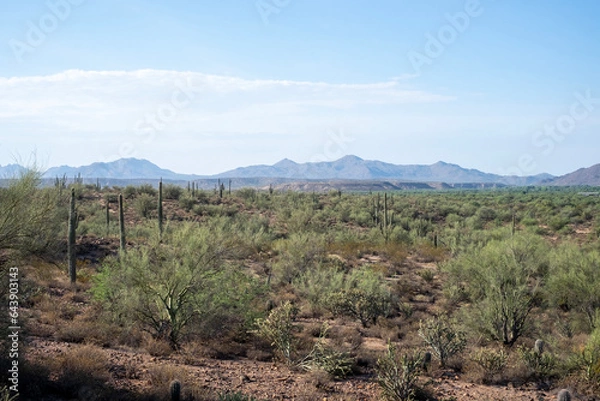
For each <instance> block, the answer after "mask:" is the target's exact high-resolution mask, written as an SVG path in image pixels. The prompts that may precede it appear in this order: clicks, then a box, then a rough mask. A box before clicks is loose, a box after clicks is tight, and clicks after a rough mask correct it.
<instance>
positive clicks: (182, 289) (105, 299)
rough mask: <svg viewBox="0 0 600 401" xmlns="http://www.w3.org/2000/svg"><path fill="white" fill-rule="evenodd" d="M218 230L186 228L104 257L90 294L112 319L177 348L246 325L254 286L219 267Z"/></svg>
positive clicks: (222, 248) (221, 240)
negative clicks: (187, 337)
mask: <svg viewBox="0 0 600 401" xmlns="http://www.w3.org/2000/svg"><path fill="white" fill-rule="evenodd" d="M226 250H227V243H226V238H225V234H224V233H223V231H222V227H215V226H202V227H199V226H196V225H193V224H184V225H182V226H180V227H178V228H177V229H173V230H170V231H168V232H167V233H165V235H163V238H162V242H160V241H159V239H158V238H156V239H152V240H151V241H150V243H149V244H148V245H144V246H139V247H137V248H133V249H131V250H129V251H128V252H127V253H122V254H121V255H119V256H118V257H117V258H108V259H107V260H106V261H105V263H104V264H103V266H102V270H101V272H100V273H99V274H98V275H96V276H95V280H94V287H93V288H92V291H93V293H94V296H95V299H96V300H98V301H99V302H100V303H101V304H102V305H103V306H104V309H105V310H106V311H107V312H108V313H109V314H111V315H112V316H113V317H114V318H115V319H117V320H120V321H128V322H131V321H133V322H136V323H138V324H140V325H141V326H142V327H143V328H145V329H146V330H148V331H150V332H151V333H152V334H153V335H154V337H155V338H164V339H168V340H169V341H170V342H171V343H172V344H173V346H177V345H178V344H179V341H180V339H181V336H182V334H183V333H184V332H185V331H187V332H199V333H202V334H203V335H215V332H218V330H223V329H224V328H227V329H232V327H231V326H233V325H234V323H235V324H238V325H239V324H245V322H246V320H247V319H248V317H249V316H250V315H251V312H252V302H251V301H252V299H254V297H255V296H256V295H257V291H259V287H258V285H257V284H256V283H255V282H254V280H253V279H251V278H250V277H249V276H246V275H245V274H244V273H243V272H242V271H241V270H240V269H238V268H233V267H231V266H229V265H227V264H225V263H224V262H223V258H224V255H225V252H226Z"/></svg>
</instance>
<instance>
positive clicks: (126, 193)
mask: <svg viewBox="0 0 600 401" xmlns="http://www.w3.org/2000/svg"><path fill="white" fill-rule="evenodd" d="M122 193H123V197H124V198H125V199H133V198H135V197H136V196H137V194H138V189H137V187H135V186H133V185H127V186H126V187H125V188H124V189H123V192H122Z"/></svg>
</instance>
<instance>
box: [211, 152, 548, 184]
mask: <svg viewBox="0 0 600 401" xmlns="http://www.w3.org/2000/svg"><path fill="white" fill-rule="evenodd" d="M216 177H219V178H227V177H240V178H250V177H255V178H256V177H273V178H275V177H278V178H290V179H305V180H323V179H328V180H332V179H341V180H404V181H415V182H444V183H447V184H458V183H486V184H504V185H535V184H539V183H541V182H542V181H545V180H549V179H552V178H554V177H553V176H552V175H550V174H540V175H535V176H530V177H517V176H501V175H496V174H489V173H484V172H481V171H479V170H474V169H465V168H462V167H460V166H458V165H456V164H450V163H444V162H437V163H435V164H432V165H418V164H415V165H397V164H391V163H384V162H381V161H376V160H363V159H361V158H360V157H357V156H344V157H342V158H341V159H339V160H336V161H333V162H319V163H296V162H293V161H292V160H289V159H284V160H282V161H280V162H279V163H276V164H274V165H272V166H265V165H261V166H251V167H242V168H237V169H235V170H231V171H226V172H224V173H221V174H217V175H216Z"/></svg>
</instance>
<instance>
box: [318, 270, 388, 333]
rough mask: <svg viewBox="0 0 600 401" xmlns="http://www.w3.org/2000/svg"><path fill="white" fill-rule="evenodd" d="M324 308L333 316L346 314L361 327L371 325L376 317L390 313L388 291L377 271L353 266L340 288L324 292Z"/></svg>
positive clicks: (375, 320)
mask: <svg viewBox="0 0 600 401" xmlns="http://www.w3.org/2000/svg"><path fill="white" fill-rule="evenodd" d="M324 295H325V296H324V302H325V305H326V308H327V309H328V310H329V311H331V313H333V315H334V316H349V317H352V318H354V319H357V320H359V321H360V322H361V324H362V326H363V327H368V326H369V325H371V324H375V323H376V322H377V319H378V318H379V317H386V316H388V315H389V314H390V312H391V299H392V297H391V294H390V291H389V288H388V287H387V284H386V283H385V281H384V280H383V277H382V276H381V274H380V273H377V272H374V271H373V270H371V269H370V268H369V267H361V268H359V269H354V270H352V271H351V272H350V274H348V276H347V277H346V279H345V282H344V288H342V289H341V290H339V291H336V292H332V293H330V294H324Z"/></svg>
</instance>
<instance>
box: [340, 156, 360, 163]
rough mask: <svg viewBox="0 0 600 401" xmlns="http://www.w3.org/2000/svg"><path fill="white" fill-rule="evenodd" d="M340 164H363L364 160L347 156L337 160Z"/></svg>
mask: <svg viewBox="0 0 600 401" xmlns="http://www.w3.org/2000/svg"><path fill="white" fill-rule="evenodd" d="M337 161H338V162H343V163H348V162H354V163H356V162H363V161H364V160H363V159H361V158H360V157H358V156H354V155H346V156H344V157H342V158H341V159H338V160H337Z"/></svg>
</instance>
